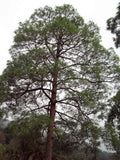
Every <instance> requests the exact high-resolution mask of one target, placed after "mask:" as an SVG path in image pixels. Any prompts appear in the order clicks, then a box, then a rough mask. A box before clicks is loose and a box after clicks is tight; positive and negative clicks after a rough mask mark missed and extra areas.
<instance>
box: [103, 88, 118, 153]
mask: <svg viewBox="0 0 120 160" xmlns="http://www.w3.org/2000/svg"><path fill="white" fill-rule="evenodd" d="M111 104H112V105H111V108H110V111H109V113H108V117H107V122H106V126H105V127H106V132H107V133H106V138H105V139H106V142H107V145H108V147H110V148H112V149H113V150H115V151H116V153H117V154H119V152H120V91H118V92H117V93H116V95H115V96H114V97H113V98H112V99H111Z"/></svg>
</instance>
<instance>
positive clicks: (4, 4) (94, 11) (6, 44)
mask: <svg viewBox="0 0 120 160" xmlns="http://www.w3.org/2000/svg"><path fill="white" fill-rule="evenodd" d="M118 3H119V0H0V74H1V73H2V71H3V69H4V68H5V67H6V62H7V60H9V59H10V55H9V51H8V50H9V48H10V46H11V45H12V42H13V36H14V31H15V30H16V29H17V28H18V23H19V22H24V21H25V20H26V19H28V18H29V17H30V15H31V14H32V13H33V12H34V10H35V9H37V8H39V7H44V6H45V5H48V6H52V7H54V6H56V5H63V4H71V5H73V7H74V8H75V9H77V11H78V12H79V14H80V15H81V16H82V17H83V18H84V20H85V22H88V21H89V20H92V21H93V22H95V23H96V24H97V25H98V26H99V28H100V34H101V36H102V44H103V45H104V46H105V47H106V48H109V47H114V44H113V42H112V36H113V35H112V34H110V32H109V31H106V20H107V19H108V18H110V17H112V16H114V15H115V13H116V7H117V6H118ZM115 51H116V52H117V53H118V54H119V52H120V50H115ZM119 55H120V54H119Z"/></svg>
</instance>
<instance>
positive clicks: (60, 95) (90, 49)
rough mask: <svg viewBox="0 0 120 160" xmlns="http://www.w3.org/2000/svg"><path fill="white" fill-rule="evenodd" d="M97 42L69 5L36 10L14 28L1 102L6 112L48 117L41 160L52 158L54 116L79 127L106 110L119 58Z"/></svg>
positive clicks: (0, 89)
mask: <svg viewBox="0 0 120 160" xmlns="http://www.w3.org/2000/svg"><path fill="white" fill-rule="evenodd" d="M100 41H101V38H100V35H99V29H98V27H97V26H96V25H95V24H94V23H93V22H89V23H88V24H85V23H84V20H83V18H82V17H81V16H80V15H79V14H78V12H77V11H76V10H75V9H74V8H73V7H72V6H71V5H63V6H57V7H55V8H54V9H53V8H51V7H47V6H46V7H45V8H39V9H36V10H35V12H34V13H33V14H32V15H31V17H30V18H29V19H28V20H26V21H25V22H24V23H20V24H19V28H18V29H17V30H16V31H15V36H14V42H13V46H12V47H11V49H10V54H11V56H12V60H11V61H9V62H8V64H7V67H6V69H5V70H4V72H3V74H2V75H1V76H0V103H1V105H2V108H3V107H4V108H6V111H7V112H8V111H9V110H10V111H11V110H12V111H13V112H14V113H16V112H17V113H19V112H21V111H22V110H29V111H33V110H34V111H36V112H41V113H45V114H47V115H48V117H49V119H50V121H49V124H48V132H47V142H46V158H45V160H51V159H52V148H53V139H54V129H55V124H56V120H58V119H60V120H61V121H63V122H64V121H66V120H70V119H71V120H73V121H75V122H77V123H78V122H79V125H80V124H82V123H83V122H84V121H85V120H86V119H87V120H90V117H92V116H91V115H95V114H96V117H97V115H98V114H97V113H98V112H99V114H100V113H102V112H104V107H105V105H104V103H103V99H104V98H106V96H107V84H108V83H109V82H113V80H114V79H115V78H116V76H117V72H118V69H119V67H118V62H119V58H118V57H117V56H116V54H115V53H114V51H113V50H112V49H109V50H106V49H105V48H104V47H103V46H102V45H101V44H100ZM99 117H100V115H99ZM90 121H92V120H90Z"/></svg>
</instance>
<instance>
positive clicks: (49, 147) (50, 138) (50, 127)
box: [45, 73, 57, 160]
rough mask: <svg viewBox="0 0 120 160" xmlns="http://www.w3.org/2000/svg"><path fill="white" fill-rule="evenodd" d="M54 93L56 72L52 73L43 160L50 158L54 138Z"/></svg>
mask: <svg viewBox="0 0 120 160" xmlns="http://www.w3.org/2000/svg"><path fill="white" fill-rule="evenodd" d="M56 94H57V73H56V74H55V75H54V80H53V88H52V96H51V106H50V122H49V125H48V133H47V144H46V155H45V160H52V151H53V138H54V135H53V132H54V121H55V109H56Z"/></svg>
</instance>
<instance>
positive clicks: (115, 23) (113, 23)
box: [107, 3, 120, 48]
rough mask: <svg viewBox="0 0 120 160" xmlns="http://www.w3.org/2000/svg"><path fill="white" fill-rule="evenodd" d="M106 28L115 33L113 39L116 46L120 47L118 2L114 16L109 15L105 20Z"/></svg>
mask: <svg viewBox="0 0 120 160" xmlns="http://www.w3.org/2000/svg"><path fill="white" fill-rule="evenodd" d="M107 29H108V30H110V31H111V33H112V34H114V35H115V38H113V40H114V42H115V46H116V48H118V47H120V3H119V4H118V7H117V13H116V15H115V17H111V18H109V19H108V20H107Z"/></svg>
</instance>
